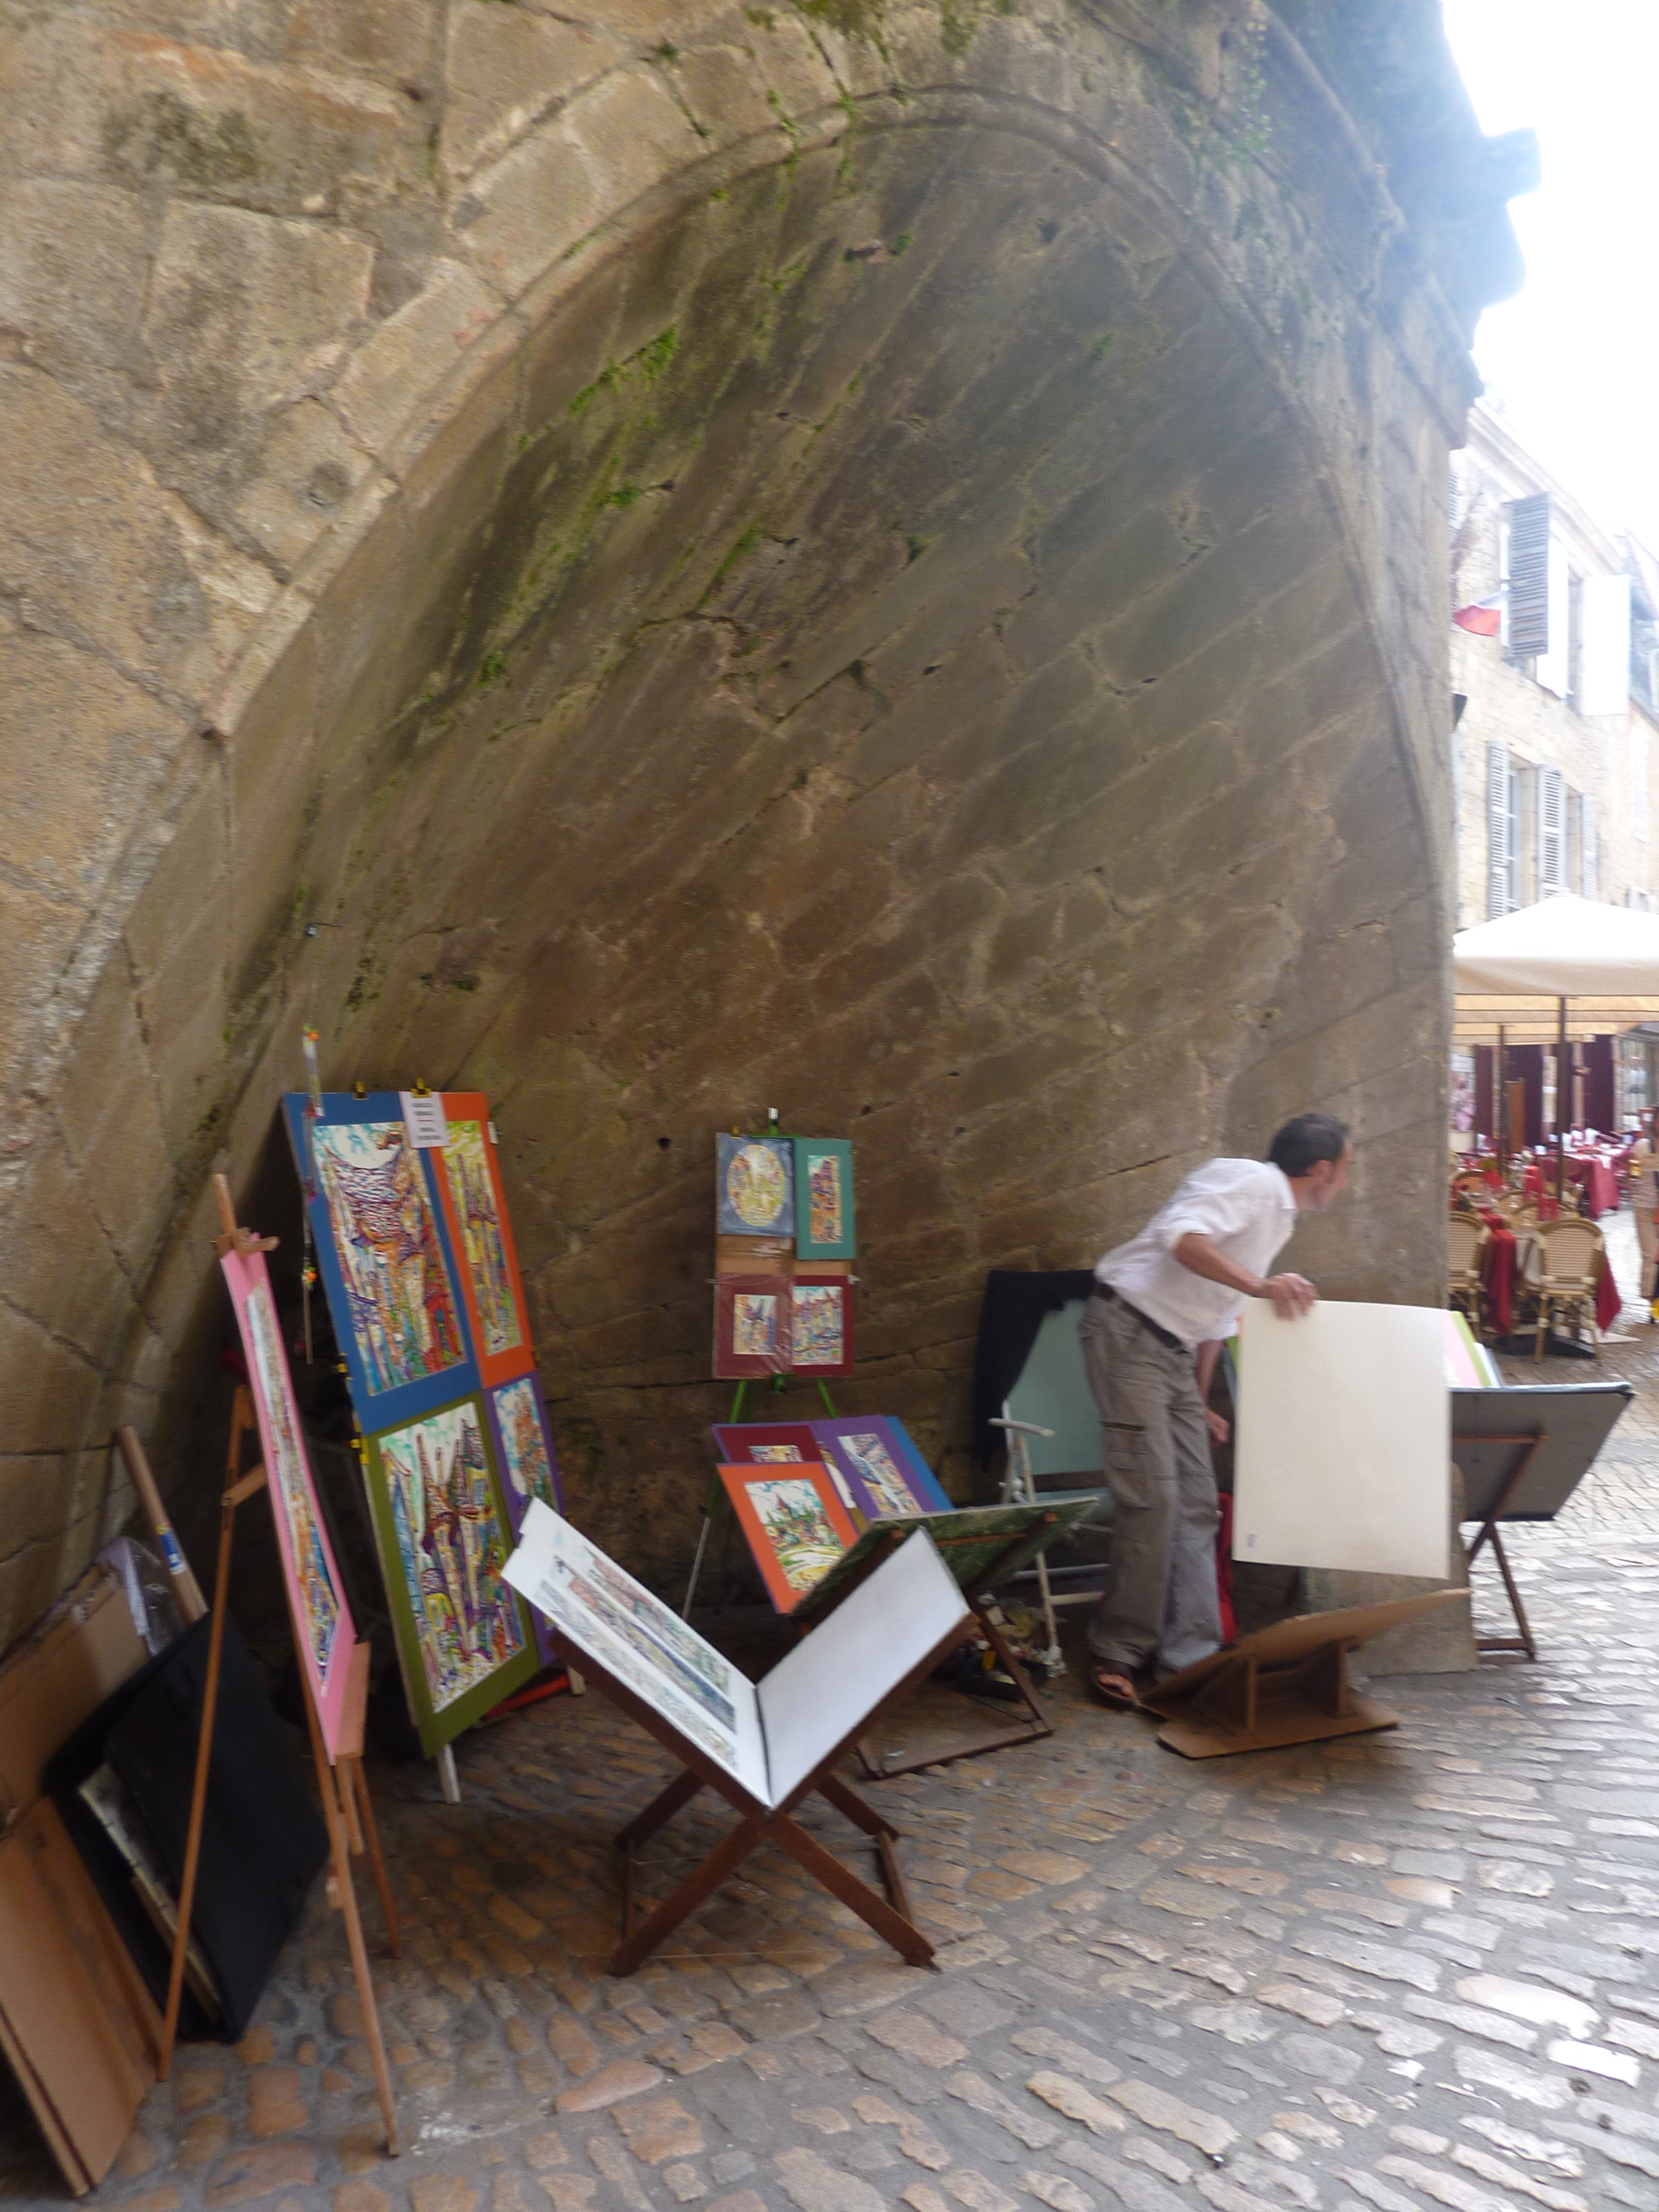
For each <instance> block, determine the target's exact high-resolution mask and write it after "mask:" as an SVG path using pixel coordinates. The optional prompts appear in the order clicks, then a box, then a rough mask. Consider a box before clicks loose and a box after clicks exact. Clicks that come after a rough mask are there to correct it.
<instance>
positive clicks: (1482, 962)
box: [1452, 891, 1659, 1194]
mask: <svg viewBox="0 0 1659 2212" xmlns="http://www.w3.org/2000/svg"><path fill="white" fill-rule="evenodd" d="M1452 976H1453V981H1454V984H1455V988H1456V993H1457V1024H1456V1030H1457V1035H1458V1036H1460V1037H1467V1036H1470V1035H1471V1034H1472V1033H1473V1032H1474V1031H1475V1030H1477V1029H1478V1030H1486V1031H1490V1030H1492V1028H1494V1027H1495V1028H1496V1029H1497V1030H1498V1050H1499V1054H1500V1056H1501V1054H1502V1053H1503V1051H1504V1048H1505V1046H1506V1044H1507V1043H1509V1042H1514V1041H1516V1040H1515V1037H1514V1032H1516V1030H1519V1031H1520V1032H1522V1039H1523V1041H1524V1042H1528V1043H1542V1042H1546V1041H1547V1040H1548V1038H1549V1037H1550V1036H1551V1034H1552V1032H1553V1036H1554V1041H1555V1042H1556V1044H1557V1046H1558V1048H1559V1053H1560V1057H1559V1060H1557V1063H1556V1066H1557V1071H1558V1073H1557V1091H1556V1115H1555V1121H1556V1129H1555V1146H1556V1188H1557V1192H1558V1194H1559V1190H1560V1187H1561V1182H1562V1178H1563V1174H1564V1163H1563V1159H1562V1126H1561V1125H1562V1121H1563V1119H1564V1113H1563V1103H1562V1097H1561V1081H1562V1078H1563V1075H1564V1073H1565V1059H1566V1051H1565V1048H1566V1043H1567V1040H1568V1037H1569V1036H1570V1035H1571V1036H1578V1037H1584V1036H1604V1035H1606V1034H1607V1033H1608V1032H1609V1031H1615V1032H1616V1031H1618V1030H1626V1029H1630V1028H1632V1026H1633V1025H1634V1024H1636V1023H1638V1022H1642V1021H1652V1020H1655V1019H1656V1018H1659V914H1637V913H1634V912H1632V910H1631V909H1629V908H1626V907H1618V906H1603V905H1601V903H1600V902H1598V901H1597V900H1595V899H1582V898H1575V897H1573V896H1572V895H1571V892H1567V891H1560V892H1557V893H1556V894H1555V896H1553V897H1551V898H1547V899H1543V900H1541V901H1540V902H1539V903H1538V904H1537V905H1536V906H1527V907H1522V908H1519V909H1518V910H1517V911H1516V913H1514V914H1506V915H1500V916H1499V917H1498V920H1497V921H1483V922H1478V923H1477V924H1476V925H1475V927H1474V928H1473V929H1464V930H1460V931H1459V933H1457V935H1456V936H1455V938H1454V939H1452ZM1570 999H1571V1000H1573V1001H1574V1006H1573V1014H1572V1018H1571V1022H1570V1021H1569V1018H1568V1014H1567V1001H1568V1000H1570ZM1539 1000H1554V1001H1555V1005H1554V1007H1553V1019H1551V1018H1550V1015H1549V1012H1547V1010H1546V1008H1545V1007H1543V1006H1540V1005H1539V1003H1538V1001H1539ZM1499 1086H1500V1090H1501V1086H1502V1063H1501V1057H1500V1072H1499ZM1498 1121H1499V1141H1500V1143H1501V1142H1502V1121H1503V1115H1502V1113H1501V1111H1500V1112H1499V1115H1498Z"/></svg>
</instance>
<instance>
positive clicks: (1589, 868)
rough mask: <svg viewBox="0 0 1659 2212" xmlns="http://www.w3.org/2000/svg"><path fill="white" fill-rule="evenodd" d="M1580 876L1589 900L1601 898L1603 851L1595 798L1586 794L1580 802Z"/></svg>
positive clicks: (1591, 794) (1593, 795)
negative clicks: (1599, 840) (1598, 830)
mask: <svg viewBox="0 0 1659 2212" xmlns="http://www.w3.org/2000/svg"><path fill="white" fill-rule="evenodd" d="M1578 849H1579V854H1580V863H1579V874H1580V878H1581V880H1582V881H1583V887H1584V896H1585V897H1586V898H1587V899H1593V898H1600V897H1601V846H1600V844H1599V842H1598V840H1597V832H1596V826H1595V794H1594V793H1592V792H1588V791H1587V792H1586V793H1584V795H1583V798H1582V799H1580V800H1579V802H1578Z"/></svg>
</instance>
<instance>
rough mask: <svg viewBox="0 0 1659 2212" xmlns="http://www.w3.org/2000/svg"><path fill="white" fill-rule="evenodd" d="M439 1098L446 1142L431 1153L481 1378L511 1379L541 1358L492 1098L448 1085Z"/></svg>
mask: <svg viewBox="0 0 1659 2212" xmlns="http://www.w3.org/2000/svg"><path fill="white" fill-rule="evenodd" d="M442 1097H443V1108H444V1118H445V1121H446V1122H447V1133H446V1137H445V1141H444V1143H443V1144H442V1145H441V1146H436V1145H435V1146H433V1147H432V1148H431V1150H430V1151H429V1152H428V1154H427V1158H428V1159H429V1160H430V1162H431V1163H432V1170H433V1176H432V1179H433V1181H434V1182H435V1183H436V1185H437V1187H438V1203H439V1204H440V1206H441V1207H442V1208H443V1215H444V1224H445V1226H446V1227H447V1229H448V1231H449V1241H450V1247H451V1249H452V1250H453V1252H454V1255H455V1260H456V1272H457V1273H459V1276H460V1279H461V1297H462V1298H463V1300H464V1301H465V1306H466V1319H467V1328H468V1330H469V1332H470V1334H471V1338H472V1349H473V1353H474V1356H475V1358H477V1364H478V1374H479V1376H480V1378H481V1379H482V1380H483V1382H484V1383H488V1384H494V1383H508V1382H511V1381H512V1380H513V1376H517V1375H527V1374H528V1373H529V1372H530V1370H531V1369H532V1367H533V1366H534V1365H535V1364H536V1358H535V1353H534V1352H533V1351H532V1347H531V1342H530V1317H529V1316H528V1314H527V1313H526V1310H525V1301H524V1283H523V1279H521V1277H520V1273H519V1255H518V1252H517V1250H516V1249H515V1248H514V1245H513V1225H512V1222H511V1221H510V1220H509V1219H508V1218H507V1193H506V1191H505V1189H504V1188H503V1187H502V1183H501V1161H500V1158H498V1156H497V1153H496V1150H495V1130H494V1127H493V1126H492V1124H491V1122H490V1119H489V1100H488V1099H487V1098H486V1097H484V1095H483V1091H445V1092H444V1093H443V1094H442Z"/></svg>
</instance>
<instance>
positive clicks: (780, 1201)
mask: <svg viewBox="0 0 1659 2212" xmlns="http://www.w3.org/2000/svg"><path fill="white" fill-rule="evenodd" d="M714 1160H715V1197H716V1219H717V1222H718V1225H719V1229H720V1235H721V1236H722V1237H793V1235H794V1233H795V1147H794V1142H793V1139H791V1138H788V1137H722V1136H717V1137H716V1138H715V1139H714Z"/></svg>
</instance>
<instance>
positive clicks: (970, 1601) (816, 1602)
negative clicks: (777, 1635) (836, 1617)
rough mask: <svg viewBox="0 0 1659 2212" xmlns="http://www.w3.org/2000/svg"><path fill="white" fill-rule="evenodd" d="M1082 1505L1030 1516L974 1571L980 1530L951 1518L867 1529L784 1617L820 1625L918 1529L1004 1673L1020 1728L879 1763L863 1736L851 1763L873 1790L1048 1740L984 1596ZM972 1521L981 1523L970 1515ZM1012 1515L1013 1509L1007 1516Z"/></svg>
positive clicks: (1038, 1708)
mask: <svg viewBox="0 0 1659 2212" xmlns="http://www.w3.org/2000/svg"><path fill="white" fill-rule="evenodd" d="M1009 1510H1010V1512H1011V1513H1018V1510H1019V1509H1018V1507H1012V1508H1010V1509H1009ZM1088 1510H1089V1507H1088V1505H1087V1504H1086V1503H1085V1504H1079V1505H1077V1506H1075V1507H1073V1509H1072V1510H1071V1511H1070V1512H1066V1511H1062V1510H1059V1509H1056V1508H1054V1507H1050V1508H1048V1510H1046V1511H1043V1512H1042V1513H1040V1514H1034V1513H1033V1512H1032V1511H1031V1510H1030V1508H1028V1509H1027V1510H1026V1512H1025V1514H1024V1516H1023V1525H1022V1526H1021V1527H1020V1528H1019V1529H1018V1531H1017V1532H1016V1533H1015V1534H1012V1535H1011V1537H1010V1538H1009V1541H1008V1542H1007V1543H1006V1545H1005V1546H1004V1547H1003V1548H1002V1549H1001V1551H1000V1552H999V1553H995V1554H994V1556H993V1557H992V1559H990V1560H989V1561H988V1562H986V1563H983V1564H981V1565H980V1566H979V1567H978V1568H977V1569H975V1568H973V1567H972V1566H971V1565H970V1564H969V1561H968V1559H967V1554H968V1551H969V1547H970V1546H971V1547H972V1548H973V1552H974V1553H975V1554H982V1553H983V1552H984V1549H985V1531H984V1528H983V1526H982V1524H981V1526H980V1527H979V1528H977V1530H969V1532H968V1533H966V1534H958V1533H957V1532H956V1531H955V1530H953V1529H952V1528H951V1522H953V1521H955V1520H956V1519H957V1518H958V1516H957V1515H955V1514H951V1513H931V1514H923V1515H919V1516H916V1518H915V1519H914V1520H905V1521H901V1522H890V1521H873V1522H871V1524H870V1526H869V1527H868V1528H866V1529H865V1530H864V1532H863V1534H861V1535H860V1538H859V1540H858V1541H857V1543H856V1544H854V1546H853V1547H852V1548H851V1550H849V1551H848V1552H847V1553H843V1555H842V1558H841V1559H839V1560H837V1562H836V1565H835V1567H834V1568H833V1569H832V1570H831V1574H830V1576H829V1577H826V1578H825V1581H824V1583H821V1584H820V1585H819V1588H818V1589H816V1590H811V1591H809V1592H808V1593H807V1595H806V1596H805V1597H804V1598H803V1599H802V1600H801V1602H800V1603H799V1606H797V1607H796V1608H795V1611H794V1613H793V1615H792V1616H791V1617H792V1618H793V1620H798V1621H799V1622H800V1623H801V1625H802V1626H811V1625H812V1623H813V1622H814V1621H815V1620H823V1619H824V1618H825V1617H826V1616H827V1615H828V1614H829V1613H833V1612H834V1610H835V1608H836V1607H837V1606H839V1605H840V1604H842V1601H844V1600H845V1599H847V1598H848V1597H850V1596H851V1595H852V1594H853V1592H854V1590H855V1589H859V1588H860V1585H861V1584H862V1583H865V1582H866V1580H867V1579H868V1578H869V1577H870V1576H872V1574H874V1573H875V1572H876V1571H878V1569H879V1568H880V1567H882V1566H884V1565H885V1564H886V1562H887V1560H888V1559H890V1558H891V1557H892V1555H893V1553H895V1552H896V1551H897V1550H898V1548H899V1547H900V1545H901V1544H902V1543H903V1542H904V1541H905V1540H906V1539H907V1537H908V1536H909V1535H911V1534H913V1533H914V1531H915V1529H916V1528H925V1529H926V1530H927V1534H929V1535H930V1536H931V1537H932V1539H933V1546H934V1548H935V1550H936V1551H937V1552H938V1553H939V1557H940V1558H941V1559H943V1560H944V1562H945V1565H946V1566H947V1567H948V1568H949V1569H950V1570H951V1574H952V1576H953V1577H955V1578H956V1581H957V1587H958V1589H961V1591H962V1595H963V1602H964V1603H965V1604H966V1606H967V1607H968V1610H969V1613H971V1614H972V1615H973V1618H974V1621H975V1625H976V1626H977V1627H978V1629H979V1632H980V1633H981V1635H982V1636H983V1637H984V1638H985V1640H986V1642H987V1644H989V1645H990V1647H991V1649H992V1650H993V1652H994V1654H995V1655H996V1659H997V1663H998V1665H999V1666H1000V1667H1001V1668H1003V1669H1004V1671H1005V1672H1006V1674H1007V1676H1008V1678H1009V1680H1011V1681H1012V1684H1013V1686H1014V1688H1015V1690H1016V1692H1018V1698H1019V1701H1020V1703H1021V1704H1022V1705H1024V1708H1025V1715H1024V1718H1023V1719H1022V1720H1018V1721H1016V1722H1015V1723H1013V1724H1012V1726H1008V1727H1002V1728H998V1729H994V1730H993V1731H992V1732H991V1733H990V1734H989V1735H981V1736H972V1737H969V1738H968V1739H967V1741H963V1742H955V1741H952V1742H948V1743H942V1744H939V1746H937V1747H935V1748H934V1749H933V1750H931V1751H922V1752H918V1753H916V1754H915V1757H914V1758H910V1759H886V1758H884V1757H883V1755H882V1754H881V1753H879V1752H877V1751H872V1749H871V1747H870V1742H869V1735H868V1731H867V1730H866V1732H865V1734H864V1735H860V1738H859V1740H858V1755H859V1759H860V1763H861V1765H863V1768H864V1771H865V1772H866V1774H867V1775H868V1776H869V1777H870V1778H871V1780H872V1781H873V1782H884V1781H888V1780H890V1779H891V1778H892V1777H893V1776H895V1775H898V1774H915V1773H918V1772H920V1771H921V1769H922V1768H923V1767H926V1766H946V1765H949V1764H950V1762H951V1760H952V1759H977V1758H978V1757H979V1756H980V1755H981V1753H985V1752H988V1751H1003V1750H1006V1748H1007V1747H1009V1746H1010V1745H1012V1744H1017V1743H1036V1742H1038V1741H1040V1740H1041V1739H1042V1737H1043V1736H1045V1735H1053V1734H1054V1723H1053V1722H1052V1721H1051V1720H1050V1719H1049V1717H1048V1714H1047V1713H1046V1712H1045V1711H1043V1709H1042V1704H1041V1702H1040V1701H1039V1699H1038V1697H1037V1694H1036V1691H1035V1690H1034V1689H1033V1688H1032V1686H1031V1680H1030V1675H1029V1674H1027V1673H1026V1672H1025V1669H1024V1668H1023V1667H1022V1666H1021V1665H1020V1663H1019V1661H1018V1659H1017V1658H1016V1657H1015V1656H1014V1651H1013V1647H1012V1644H1010V1643H1009V1641H1008V1638H1007V1637H1006V1635H1005V1634H1004V1633H1003V1630H1002V1626H1001V1623H1000V1621H999V1620H997V1619H996V1609H995V1607H994V1606H993V1605H992V1603H991V1601H990V1599H989V1598H988V1596H987V1595H984V1593H987V1592H989V1591H991V1590H994V1589H995V1588H996V1587H997V1585H998V1583H1000V1582H1003V1581H1006V1579H1007V1578H1008V1577H1009V1576H1010V1575H1012V1573H1013V1571H1014V1570H1015V1569H1016V1568H1017V1567H1022V1566H1024V1565H1025V1564H1026V1562H1027V1561H1028V1560H1029V1559H1032V1558H1033V1557H1036V1558H1038V1559H1040V1558H1041V1557H1042V1552H1043V1551H1044V1550H1045V1549H1046V1548H1047V1547H1048V1545H1049V1544H1051V1543H1053V1542H1054V1540H1055V1538H1056V1537H1058V1536H1060V1535H1061V1534H1063V1533H1064V1531H1065V1529H1066V1526H1067V1525H1068V1523H1069V1522H1072V1521H1075V1520H1079V1519H1080V1518H1081V1517H1082V1516H1083V1515H1084V1514H1085V1512H1087V1511H1088ZM970 1516H971V1517H972V1518H974V1519H975V1520H978V1519H979V1518H980V1516H978V1515H976V1514H972V1512H971V1509H970ZM963 1572H970V1573H972V1575H973V1580H974V1584H975V1587H974V1589H969V1588H968V1587H967V1585H966V1583H963V1580H962V1576H963Z"/></svg>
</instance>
